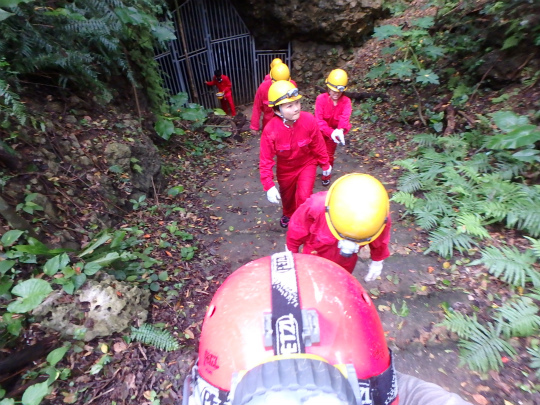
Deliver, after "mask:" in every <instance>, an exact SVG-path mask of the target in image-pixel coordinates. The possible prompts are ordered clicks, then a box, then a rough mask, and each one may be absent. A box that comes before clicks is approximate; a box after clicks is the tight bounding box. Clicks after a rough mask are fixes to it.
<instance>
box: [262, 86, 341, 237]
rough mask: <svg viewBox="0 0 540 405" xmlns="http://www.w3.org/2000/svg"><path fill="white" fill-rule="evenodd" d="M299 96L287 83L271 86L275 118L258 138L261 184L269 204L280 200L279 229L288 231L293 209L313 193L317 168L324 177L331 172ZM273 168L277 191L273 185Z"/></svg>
mask: <svg viewBox="0 0 540 405" xmlns="http://www.w3.org/2000/svg"><path fill="white" fill-rule="evenodd" d="M301 97H302V96H301V95H300V94H299V93H298V89H297V88H296V86H295V85H294V84H293V83H291V82H289V81H286V80H280V81H277V82H275V83H273V84H272V85H271V86H270V89H269V90H268V105H269V106H270V107H272V108H273V110H274V114H275V116H274V118H272V119H271V120H270V121H269V122H268V124H267V125H266V127H264V130H263V133H262V135H261V149H260V156H259V172H260V178H261V183H262V185H263V188H264V191H266V196H267V198H268V201H270V202H271V203H274V204H279V200H281V201H282V206H283V215H282V217H281V219H280V225H281V227H282V228H287V226H288V225H289V219H290V217H291V215H292V214H293V213H294V211H296V208H298V207H299V206H300V205H301V204H302V203H303V202H304V201H306V199H307V198H308V197H309V196H310V195H311V193H312V192H313V186H314V185H315V178H316V176H317V166H321V168H322V169H323V173H324V174H325V175H329V174H330V172H331V171H332V166H330V164H329V163H328V153H327V152H326V147H325V146H324V140H323V138H322V135H321V133H320V131H319V128H318V127H317V122H316V121H315V117H314V116H313V115H312V114H310V113H308V112H305V111H301V104H300V98H301ZM274 158H275V159H276V161H274ZM274 165H276V177H277V182H278V184H279V191H278V189H277V187H276V185H275V183H274V174H273V167H274Z"/></svg>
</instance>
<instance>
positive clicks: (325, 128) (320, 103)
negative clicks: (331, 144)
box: [315, 94, 334, 137]
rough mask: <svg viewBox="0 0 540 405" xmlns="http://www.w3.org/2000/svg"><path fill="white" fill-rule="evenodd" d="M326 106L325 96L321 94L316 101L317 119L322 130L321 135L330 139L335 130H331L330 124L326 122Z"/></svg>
mask: <svg viewBox="0 0 540 405" xmlns="http://www.w3.org/2000/svg"><path fill="white" fill-rule="evenodd" d="M325 104H326V100H325V95H324V94H319V95H318V96H317V99H316V100H315V119H316V120H317V125H318V126H319V129H320V130H321V133H322V134H323V135H324V136H327V137H329V136H330V135H332V132H333V131H334V129H333V128H330V126H329V125H328V123H327V122H326V121H325V120H324V105H325Z"/></svg>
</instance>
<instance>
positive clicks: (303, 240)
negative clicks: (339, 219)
mask: <svg viewBox="0 0 540 405" xmlns="http://www.w3.org/2000/svg"><path fill="white" fill-rule="evenodd" d="M327 193H328V191H321V192H319V193H316V194H313V195H312V196H311V197H309V198H308V199H307V200H306V202H305V203H304V204H302V205H301V206H300V207H298V209H297V210H296V212H295V213H294V215H293V216H292V217H291V221H290V222H289V229H288V231H287V248H288V249H289V250H290V251H291V252H293V253H298V248H299V247H300V245H302V244H303V245H304V250H303V252H302V253H306V254H312V255H317V256H321V257H324V258H325V259H328V260H331V261H333V262H334V263H337V264H339V265H340V266H341V267H343V268H344V269H345V270H347V271H348V272H349V273H352V272H353V270H354V266H355V265H356V262H357V261H358V255H357V254H353V255H352V256H351V257H343V256H341V255H340V253H339V248H338V240H337V239H336V237H335V236H334V235H333V234H332V232H331V231H330V228H329V227H328V223H327V222H326V217H325V215H324V214H325V205H324V203H325V200H326V194H327ZM391 226H392V220H391V219H390V216H388V221H387V222H386V226H385V227H384V230H383V231H382V233H381V234H380V235H379V237H378V238H377V239H375V240H374V241H373V242H371V243H370V244H369V249H370V251H371V260H374V261H380V260H384V259H386V258H387V257H388V256H390V251H389V250H388V244H389V243H390V227H391Z"/></svg>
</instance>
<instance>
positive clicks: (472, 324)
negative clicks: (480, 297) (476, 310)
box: [440, 311, 480, 338]
mask: <svg viewBox="0 0 540 405" xmlns="http://www.w3.org/2000/svg"><path fill="white" fill-rule="evenodd" d="M440 324H441V325H442V326H444V327H445V328H447V329H448V330H449V331H450V332H454V333H455V334H457V335H458V337H460V338H467V337H469V336H470V335H471V334H472V332H471V331H472V330H474V329H477V328H478V327H480V323H478V319H477V318H476V314H473V316H472V318H471V317H470V316H467V315H464V314H462V313H461V312H456V311H449V312H447V313H446V314H445V319H444V321H442V322H441V323H440Z"/></svg>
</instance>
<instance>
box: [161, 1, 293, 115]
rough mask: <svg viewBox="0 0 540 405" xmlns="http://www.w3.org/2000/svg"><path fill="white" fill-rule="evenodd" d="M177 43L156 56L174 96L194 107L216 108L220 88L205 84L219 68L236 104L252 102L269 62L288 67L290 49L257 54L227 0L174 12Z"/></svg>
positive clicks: (188, 5) (186, 5) (190, 4)
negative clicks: (183, 97)
mask: <svg viewBox="0 0 540 405" xmlns="http://www.w3.org/2000/svg"><path fill="white" fill-rule="evenodd" d="M173 16H174V18H173V23H174V27H175V29H176V32H175V34H176V38H177V39H176V40H174V41H169V43H168V49H167V51H165V52H163V53H160V54H158V55H156V60H157V62H158V63H159V65H160V67H161V73H162V77H163V80H164V83H165V86H166V87H167V88H168V89H169V92H170V94H171V95H175V94H178V93H179V92H185V93H187V94H188V96H189V100H190V101H191V102H195V103H198V104H201V105H203V106H204V107H206V108H214V107H218V106H219V103H218V100H217V98H216V96H215V93H216V88H215V87H210V86H207V85H206V84H205V81H210V80H212V76H213V74H214V70H215V69H218V68H219V69H221V71H222V73H223V74H224V75H227V76H228V77H229V78H230V79H231V82H232V93H233V99H234V102H235V104H238V105H241V104H246V103H251V102H252V101H253V98H254V96H255V92H256V90H257V87H258V86H259V84H260V83H261V82H262V81H263V79H264V76H265V75H266V74H268V69H269V65H270V62H271V61H272V59H274V58H281V59H282V60H283V61H284V62H285V63H288V64H289V65H290V46H289V49H286V50H277V51H274V50H261V51H257V50H256V49H255V41H254V39H253V37H252V35H251V34H250V32H249V30H248V29H247V27H246V25H245V24H244V22H243V21H242V19H241V18H240V16H239V15H238V13H237V12H236V10H235V8H234V7H233V6H232V4H231V3H230V2H229V0H188V1H186V2H185V3H184V4H182V5H181V6H179V7H178V8H177V9H176V10H175V11H174V13H173Z"/></svg>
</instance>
